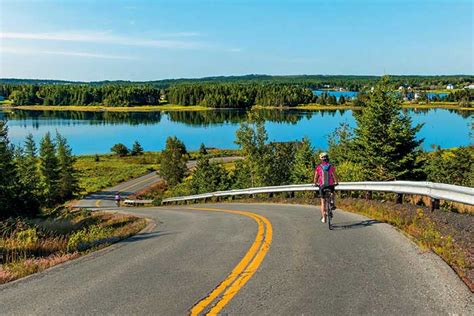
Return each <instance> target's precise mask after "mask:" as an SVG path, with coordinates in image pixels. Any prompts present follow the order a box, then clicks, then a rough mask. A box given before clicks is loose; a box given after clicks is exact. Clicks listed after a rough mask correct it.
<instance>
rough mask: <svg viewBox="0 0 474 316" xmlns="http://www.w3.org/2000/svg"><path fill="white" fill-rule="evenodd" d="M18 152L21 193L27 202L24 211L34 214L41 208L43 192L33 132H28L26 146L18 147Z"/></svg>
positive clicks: (17, 160)
mask: <svg viewBox="0 0 474 316" xmlns="http://www.w3.org/2000/svg"><path fill="white" fill-rule="evenodd" d="M16 152H17V154H16V164H17V168H18V175H19V181H20V186H21V192H22V194H21V195H22V196H23V198H22V200H24V202H25V205H24V207H23V210H22V211H23V212H26V213H28V215H34V214H35V213H36V212H37V210H38V208H39V204H40V199H41V196H40V193H41V192H40V187H39V180H38V178H39V172H38V157H37V148H36V143H35V141H34V139H33V135H32V134H28V136H27V137H26V140H25V146H24V148H21V147H18V148H17V151H16Z"/></svg>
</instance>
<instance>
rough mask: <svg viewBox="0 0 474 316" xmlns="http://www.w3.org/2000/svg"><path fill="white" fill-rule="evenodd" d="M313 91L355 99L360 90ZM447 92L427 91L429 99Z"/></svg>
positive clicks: (441, 96)
mask: <svg viewBox="0 0 474 316" xmlns="http://www.w3.org/2000/svg"><path fill="white" fill-rule="evenodd" d="M313 93H314V94H315V95H321V94H323V93H327V94H328V95H333V96H335V97H336V98H337V99H339V98H340V97H341V96H344V98H346V99H353V98H355V97H356V96H357V93H358V92H355V91H332V90H313ZM447 95H448V94H447V93H427V94H426V96H427V97H428V98H429V99H433V97H434V96H438V97H440V98H443V97H445V96H447Z"/></svg>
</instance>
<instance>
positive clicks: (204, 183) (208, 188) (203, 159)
mask: <svg viewBox="0 0 474 316" xmlns="http://www.w3.org/2000/svg"><path fill="white" fill-rule="evenodd" d="M228 187H229V177H228V174H227V172H226V170H225V169H224V167H223V166H222V165H221V164H219V163H216V162H211V161H210V159H209V156H207V155H201V156H200V158H199V160H198V162H197V165H196V169H195V170H194V172H193V177H192V178H191V182H190V188H191V193H192V194H198V193H206V192H214V191H219V190H226V189H228Z"/></svg>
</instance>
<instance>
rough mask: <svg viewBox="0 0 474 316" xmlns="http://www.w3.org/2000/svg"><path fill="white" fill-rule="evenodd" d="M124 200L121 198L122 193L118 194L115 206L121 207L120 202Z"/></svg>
mask: <svg viewBox="0 0 474 316" xmlns="http://www.w3.org/2000/svg"><path fill="white" fill-rule="evenodd" d="M121 200H122V197H121V196H120V192H117V193H116V194H115V204H117V206H120V201H121Z"/></svg>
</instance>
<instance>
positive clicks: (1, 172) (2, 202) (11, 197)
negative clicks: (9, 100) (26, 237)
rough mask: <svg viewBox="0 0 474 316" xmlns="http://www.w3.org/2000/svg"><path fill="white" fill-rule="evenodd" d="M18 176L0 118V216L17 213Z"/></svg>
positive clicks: (5, 129) (6, 131)
mask: <svg viewBox="0 0 474 316" xmlns="http://www.w3.org/2000/svg"><path fill="white" fill-rule="evenodd" d="M18 186H19V177H18V172H17V168H16V166H15V162H14V152H13V148H12V146H11V145H10V141H9V139H8V128H7V126H6V122H5V121H2V120H0V217H1V218H6V217H9V216H13V215H15V214H17V212H18V211H19V210H18V209H17V199H18Z"/></svg>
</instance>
